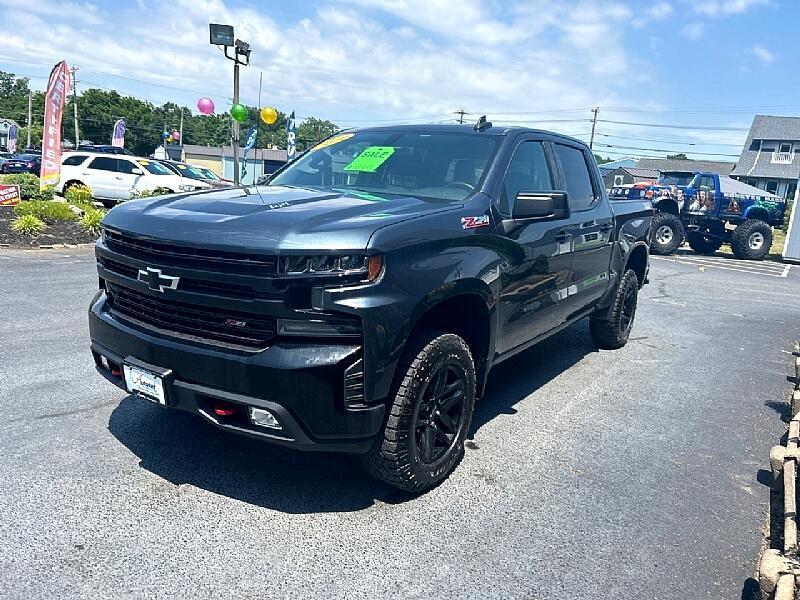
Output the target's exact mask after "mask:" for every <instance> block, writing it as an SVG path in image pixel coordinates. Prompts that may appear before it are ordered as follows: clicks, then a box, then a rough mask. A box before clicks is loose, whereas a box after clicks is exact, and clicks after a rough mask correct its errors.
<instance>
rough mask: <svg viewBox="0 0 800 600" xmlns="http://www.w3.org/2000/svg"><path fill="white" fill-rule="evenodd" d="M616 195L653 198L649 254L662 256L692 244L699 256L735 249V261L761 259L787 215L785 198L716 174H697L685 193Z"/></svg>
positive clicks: (642, 189)
mask: <svg viewBox="0 0 800 600" xmlns="http://www.w3.org/2000/svg"><path fill="white" fill-rule="evenodd" d="M611 196H612V197H628V198H631V197H637V198H647V199H650V201H651V202H652V203H653V207H654V208H655V209H656V211H657V212H656V214H655V215H654V216H653V225H652V229H651V247H650V250H651V252H652V253H653V254H661V255H669V254H673V253H674V252H675V251H676V250H677V249H678V248H679V247H680V246H681V245H682V244H683V242H684V241H688V242H689V246H690V247H691V248H692V250H694V251H695V252H697V253H698V254H713V253H714V252H716V251H717V250H719V248H720V246H722V244H730V246H731V250H732V251H733V254H734V256H736V258H740V259H745V260H761V259H763V258H764V257H765V256H766V255H767V254H768V253H769V249H770V246H772V228H773V227H776V226H779V225H780V224H781V223H782V222H783V216H784V212H785V211H786V200H785V199H783V198H781V197H779V196H776V195H774V194H770V193H768V192H765V191H764V190H760V189H758V188H755V187H753V186H751V185H747V184H745V183H742V182H741V181H737V180H735V179H732V178H730V177H720V176H719V175H718V174H716V173H696V174H695V176H694V178H693V179H692V180H691V181H690V182H689V185H688V186H686V187H685V188H684V187H678V186H667V185H660V184H634V185H633V186H621V187H616V188H613V189H612V191H611Z"/></svg>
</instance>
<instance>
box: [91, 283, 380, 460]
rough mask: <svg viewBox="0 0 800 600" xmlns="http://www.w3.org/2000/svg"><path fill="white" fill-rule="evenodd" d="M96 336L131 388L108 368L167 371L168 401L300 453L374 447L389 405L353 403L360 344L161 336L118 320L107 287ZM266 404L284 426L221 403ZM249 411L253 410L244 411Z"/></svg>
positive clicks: (96, 316) (96, 315)
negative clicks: (217, 409) (347, 380)
mask: <svg viewBox="0 0 800 600" xmlns="http://www.w3.org/2000/svg"><path fill="white" fill-rule="evenodd" d="M89 333H90V337H91V340H92V353H93V355H94V358H95V363H96V365H97V369H98V371H99V372H100V373H101V374H102V375H103V376H104V377H105V378H106V379H108V380H109V381H111V382H112V383H114V384H115V385H117V386H118V387H120V388H122V389H125V384H124V379H123V378H122V377H121V374H118V375H114V374H112V371H111V370H110V369H108V368H106V366H105V365H104V363H103V361H102V358H101V357H105V359H106V364H107V363H108V362H111V363H113V364H115V365H117V367H119V366H120V365H122V364H123V363H132V364H139V365H140V366H142V367H144V368H149V369H150V370H152V371H155V372H159V371H160V372H165V373H167V376H166V377H165V378H164V381H165V386H166V391H167V406H168V407H170V408H175V409H178V410H183V411H187V412H192V413H195V414H199V415H200V416H202V417H204V418H205V419H206V420H208V421H210V422H211V423H213V424H214V425H216V426H217V427H220V428H222V429H225V430H228V431H231V432H233V433H238V434H241V435H247V436H251V437H257V438H261V439H264V440H267V441H270V442H273V443H276V444H281V445H285V446H291V447H294V448H297V449H300V450H320V451H334V452H351V453H363V452H366V451H367V450H368V449H369V447H370V445H371V444H372V439H373V438H374V436H375V435H376V434H377V433H378V431H379V430H380V427H381V425H382V422H383V416H384V410H385V407H384V404H382V403H381V404H375V405H369V406H364V407H358V408H353V407H345V402H344V376H345V370H346V369H347V367H348V366H351V365H352V364H353V363H354V362H355V361H357V360H358V359H359V356H360V353H361V346H360V345H359V344H355V343H354V344H350V343H343V344H336V345H333V344H324V345H323V344H315V343H309V342H306V343H302V342H300V343H298V342H281V341H278V342H276V343H275V344H273V345H272V346H270V347H269V348H267V349H265V350H262V351H260V352H256V353H249V352H241V353H237V352H234V351H223V350H221V349H214V348H209V347H207V346H201V345H194V344H190V343H187V342H184V341H180V340H173V339H169V338H165V337H157V336H154V335H152V334H150V333H148V332H147V331H145V330H143V329H139V328H136V327H134V326H133V325H131V324H128V323H124V322H121V321H119V320H117V319H116V318H115V317H114V316H113V315H112V314H110V313H109V312H108V310H107V309H106V296H105V293H104V292H101V293H99V294H98V296H97V297H96V299H95V301H94V302H93V303H92V306H91V307H90V309H89ZM219 402H226V403H230V404H233V405H240V406H243V407H247V406H255V407H259V408H265V409H267V410H269V411H270V412H272V413H273V414H274V415H276V417H277V418H278V420H279V422H280V424H281V430H280V431H275V430H270V429H265V428H261V427H257V426H254V425H250V424H249V422H247V420H246V419H244V420H243V419H241V418H238V419H237V418H228V417H220V416H218V415H216V414H215V413H214V411H213V406H214V404H215V403H219ZM244 410H245V411H246V408H245V409H244Z"/></svg>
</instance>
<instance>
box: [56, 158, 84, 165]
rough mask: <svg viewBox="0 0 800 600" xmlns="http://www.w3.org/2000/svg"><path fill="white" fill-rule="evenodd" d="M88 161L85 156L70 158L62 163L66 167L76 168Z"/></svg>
mask: <svg viewBox="0 0 800 600" xmlns="http://www.w3.org/2000/svg"><path fill="white" fill-rule="evenodd" d="M85 160H86V157H85V156H68V157H67V158H65V159H64V162H63V163H61V164H63V165H64V166H65V167H76V166H78V165H79V164H81V163H83V161H85Z"/></svg>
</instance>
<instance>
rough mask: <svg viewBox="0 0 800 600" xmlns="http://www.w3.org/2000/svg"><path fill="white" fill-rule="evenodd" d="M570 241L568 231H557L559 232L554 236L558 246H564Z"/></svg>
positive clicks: (570, 237)
mask: <svg viewBox="0 0 800 600" xmlns="http://www.w3.org/2000/svg"><path fill="white" fill-rule="evenodd" d="M571 239H572V234H571V233H569V232H568V231H559V232H558V233H557V234H556V237H555V240H556V241H557V242H558V243H559V244H566V243H567V242H568V241H570V240H571Z"/></svg>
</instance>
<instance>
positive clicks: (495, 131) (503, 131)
mask: <svg viewBox="0 0 800 600" xmlns="http://www.w3.org/2000/svg"><path fill="white" fill-rule="evenodd" d="M489 125H490V126H489V127H486V128H484V129H481V130H477V129H476V128H475V125H473V124H469V125H468V124H463V125H462V124H450V125H440V124H435V125H434V124H418V125H383V126H379V127H364V128H358V131H360V132H366V131H399V132H402V131H408V132H414V133H420V132H422V133H461V134H464V133H466V134H474V135H476V136H487V135H490V136H502V137H506V136H513V135H517V134H520V133H531V134H535V135H541V136H546V137H550V138H559V139H562V140H565V141H569V142H572V143H577V144H581V145H582V146H586V145H587V144H586V142H583V141H581V140H579V139H577V138H574V137H570V136H568V135H564V134H561V133H555V132H553V131H548V130H546V129H534V128H531V127H520V126H518V125H514V126H505V127H503V126H495V125H492V124H491V123H489ZM350 131H355V129H353V130H350ZM338 133H342V132H338ZM587 147H588V146H587Z"/></svg>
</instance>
